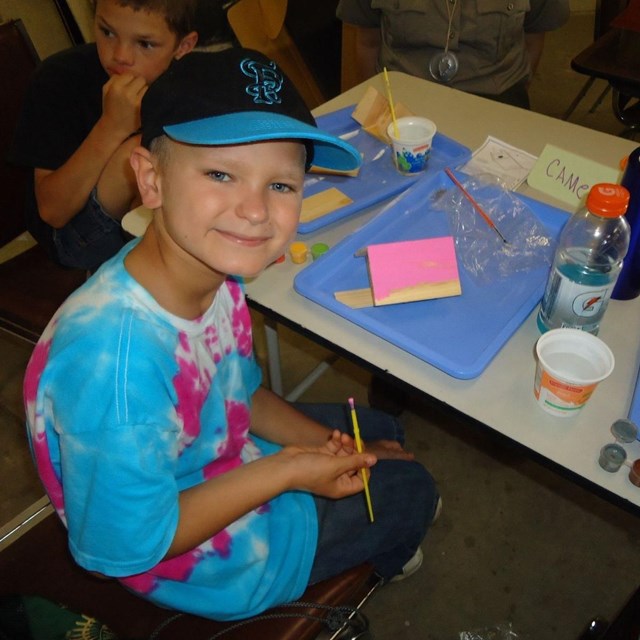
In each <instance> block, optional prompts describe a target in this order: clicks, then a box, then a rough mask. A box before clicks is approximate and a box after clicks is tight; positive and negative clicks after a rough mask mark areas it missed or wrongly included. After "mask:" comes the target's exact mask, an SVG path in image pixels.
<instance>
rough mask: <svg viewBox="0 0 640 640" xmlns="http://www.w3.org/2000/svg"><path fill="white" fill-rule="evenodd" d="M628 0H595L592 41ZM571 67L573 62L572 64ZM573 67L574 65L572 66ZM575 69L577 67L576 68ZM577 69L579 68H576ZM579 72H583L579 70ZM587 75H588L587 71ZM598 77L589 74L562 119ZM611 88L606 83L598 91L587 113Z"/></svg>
mask: <svg viewBox="0 0 640 640" xmlns="http://www.w3.org/2000/svg"><path fill="white" fill-rule="evenodd" d="M628 2H629V0H596V7H595V19H594V24H593V42H594V43H595V42H596V41H597V40H599V39H600V38H601V37H602V36H603V35H604V34H605V33H607V31H609V29H610V28H611V22H612V21H613V20H614V19H615V18H616V17H617V16H618V15H619V14H620V13H621V12H622V11H623V10H624V9H625V7H626V6H627V4H628ZM572 67H573V64H572ZM573 68H574V69H575V67H573ZM576 70H577V69H576ZM578 71H579V70H578ZM580 73H585V72H584V71H580ZM587 75H589V74H588V73H587ZM597 79H598V76H596V75H589V78H587V80H586V82H585V83H584V85H582V88H581V89H580V91H579V92H578V94H577V95H576V97H575V98H574V99H573V101H572V102H571V104H570V105H569V107H568V108H567V110H566V111H565V113H564V115H563V116H562V119H563V120H568V119H569V118H570V117H571V114H572V113H573V112H574V111H575V110H576V108H577V106H578V105H579V104H580V102H582V100H583V98H584V97H585V96H586V95H587V93H588V92H589V90H590V89H591V87H592V85H593V83H594V82H595V81H596V80H597ZM610 90H611V87H610V85H607V86H606V87H605V88H604V89H603V91H602V92H601V93H600V95H599V96H598V98H597V99H596V100H595V102H594V103H593V104H592V105H591V108H590V109H589V113H593V112H594V111H595V110H596V109H597V108H598V107H599V106H600V104H601V103H602V101H603V100H604V98H605V97H606V95H607V94H608V93H609V91H610Z"/></svg>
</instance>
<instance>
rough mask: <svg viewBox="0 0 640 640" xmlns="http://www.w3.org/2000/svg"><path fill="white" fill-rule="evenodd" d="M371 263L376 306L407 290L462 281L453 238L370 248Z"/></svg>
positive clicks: (428, 239) (379, 245) (447, 237)
mask: <svg viewBox="0 0 640 640" xmlns="http://www.w3.org/2000/svg"><path fill="white" fill-rule="evenodd" d="M367 259H368V263H369V278H370V280H371V288H372V290H373V297H374V301H375V303H376V304H378V303H384V300H385V298H388V297H389V296H390V295H391V294H392V293H396V292H399V291H402V290H404V289H410V288H415V287H418V286H420V285H424V284H436V283H440V282H446V281H455V280H458V279H459V275H458V263H457V260H456V251H455V245H454V241H453V237H452V236H445V237H442V238H424V239H421V240H406V241H402V242H389V243H385V244H376V245H370V246H368V247H367ZM417 299H419V298H417Z"/></svg>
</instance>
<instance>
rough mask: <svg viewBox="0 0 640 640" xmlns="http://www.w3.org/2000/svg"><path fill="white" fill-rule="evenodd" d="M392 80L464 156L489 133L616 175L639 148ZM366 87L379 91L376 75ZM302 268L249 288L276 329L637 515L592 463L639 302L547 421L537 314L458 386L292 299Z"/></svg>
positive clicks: (340, 229) (635, 359) (622, 398)
mask: <svg viewBox="0 0 640 640" xmlns="http://www.w3.org/2000/svg"><path fill="white" fill-rule="evenodd" d="M390 80H391V84H392V86H393V92H394V98H395V100H396V101H398V102H402V103H404V104H405V105H406V106H407V107H408V108H409V109H410V110H411V111H412V112H414V113H415V114H417V115H424V116H427V117H429V118H431V119H432V120H434V121H435V122H436V124H437V125H438V129H439V131H441V132H442V133H444V134H445V135H447V136H449V137H450V138H453V139H455V140H457V141H459V142H461V143H462V144H464V145H466V146H468V147H469V148H470V149H472V150H473V149H475V148H477V147H478V146H480V144H481V143H482V142H483V141H484V140H485V138H486V136H487V135H489V134H491V135H493V136H495V137H497V138H500V139H501V140H504V141H505V142H508V143H509V144H512V145H514V146H516V147H518V148H521V149H524V150H526V151H528V152H530V153H532V154H534V155H536V156H537V155H539V154H540V153H541V152H542V149H543V148H544V146H545V144H546V143H547V142H552V143H553V144H555V145H556V146H558V147H561V148H564V149H566V150H569V151H572V152H574V153H577V154H580V155H582V156H584V157H587V158H591V159H593V160H597V161H599V162H601V163H604V164H607V165H610V166H612V167H617V166H618V163H619V161H620V159H621V158H622V157H623V156H625V155H628V154H629V153H630V152H631V151H632V150H633V149H634V148H635V147H636V146H637V144H636V143H633V142H630V141H628V140H624V139H622V138H617V137H614V136H610V135H607V134H603V133H599V132H596V131H593V130H590V129H586V128H583V127H580V126H577V125H573V124H570V123H567V122H565V121H562V120H556V119H553V118H549V117H547V116H543V115H540V114H536V113H532V112H528V111H524V110H521V109H517V108H514V107H510V106H507V105H502V104H498V103H495V102H491V101H488V100H485V99H482V98H477V97H475V96H472V95H468V94H464V93H461V92H459V91H456V90H453V89H450V88H448V87H444V86H441V85H437V84H434V83H431V82H426V81H423V80H419V79H416V78H412V77H410V76H407V75H405V74H402V73H397V72H393V73H391V74H390ZM372 83H373V84H374V85H375V86H377V88H378V89H379V90H380V91H381V92H384V84H383V81H382V78H381V77H380V76H378V77H377V78H375V79H374V80H373V81H372ZM367 84H369V83H367ZM365 88H366V85H360V86H358V87H355V88H354V89H351V90H350V91H348V92H346V93H344V94H342V95H341V96H339V97H337V98H335V99H333V100H331V101H330V102H328V103H326V104H325V105H322V107H320V108H318V109H317V110H316V112H315V113H316V115H320V114H323V113H328V112H330V111H333V110H335V109H338V108H341V107H344V106H347V105H349V104H355V103H357V102H358V100H359V99H360V97H361V95H362V94H363V92H364V89H365ZM520 191H521V192H522V193H525V194H527V195H530V196H532V197H535V198H537V199H539V200H542V201H545V202H548V203H549V204H553V205H555V206H558V207H561V208H562V206H563V205H562V204H561V203H559V202H557V201H553V200H552V199H551V198H549V197H546V196H545V195H544V194H542V193H541V192H538V191H534V190H533V189H531V188H530V187H529V186H528V185H526V184H525V185H524V186H523V187H522V188H521V189H520ZM382 206H383V205H382V204H381V205H380V206H379V207H375V208H372V209H370V210H369V211H367V212H364V213H363V214H361V215H357V216H355V217H353V218H351V219H347V220H345V221H342V222H338V223H335V224H334V225H332V226H329V227H326V228H324V229H320V230H318V231H316V232H314V233H311V234H305V235H304V236H301V237H300V239H301V240H303V241H304V242H306V243H307V244H308V245H311V244H313V243H315V242H326V243H327V244H328V245H329V246H333V245H335V244H336V243H337V242H338V241H339V240H341V239H342V238H343V237H344V236H345V235H346V234H348V233H350V232H352V231H353V230H355V229H358V228H359V227H360V226H362V224H363V223H364V222H366V221H367V220H368V219H370V218H371V216H372V215H374V214H375V212H376V211H378V210H379V209H380V208H381V207H382ZM302 268H304V265H295V264H293V263H292V262H291V261H290V260H289V259H287V260H286V261H285V262H284V263H281V264H275V265H273V266H271V267H269V268H268V269H267V270H266V271H265V272H264V273H263V274H261V275H260V277H258V278H257V279H255V280H254V281H252V282H250V283H248V286H247V295H248V298H249V302H250V304H251V305H252V306H254V307H255V308H257V309H258V310H259V311H261V312H262V313H264V314H265V315H266V316H267V317H271V318H272V319H274V320H275V321H276V322H283V323H286V324H287V325H289V326H291V327H293V328H294V329H297V330H299V331H301V332H303V333H304V334H305V335H308V336H309V337H311V338H312V339H316V340H318V341H320V342H322V343H324V344H328V345H329V346H332V347H333V348H334V349H335V350H336V351H337V352H339V353H340V352H342V353H347V354H351V355H352V357H354V358H355V359H356V360H357V361H360V362H362V363H364V364H365V365H369V366H371V367H372V368H374V369H379V370H382V371H388V372H389V374H391V375H393V376H395V377H396V378H398V379H399V380H402V381H404V382H406V383H407V384H409V385H411V386H413V387H415V389H417V390H419V391H422V392H424V393H425V394H428V395H429V396H432V397H433V398H436V399H438V400H440V401H442V402H444V403H445V404H447V405H449V406H450V407H452V408H453V409H455V410H457V411H460V412H461V413H463V414H465V415H466V416H469V417H470V418H472V419H474V420H477V421H479V422H480V423H482V424H484V425H486V426H488V427H490V428H491V429H493V430H495V431H496V432H498V433H500V434H502V435H504V436H506V437H508V438H510V439H512V440H513V441H515V442H517V443H520V444H521V445H523V446H524V447H526V448H528V449H529V450H531V451H532V452H535V454H539V455H541V456H542V457H543V458H545V459H547V460H550V461H552V462H553V463H556V464H558V465H560V466H561V467H562V468H563V469H565V470H568V471H569V472H570V473H569V475H571V474H576V476H577V479H580V480H582V479H586V480H587V481H588V483H592V485H591V488H593V489H603V490H605V495H607V496H608V497H610V498H616V499H618V498H619V499H621V500H622V501H623V502H624V503H626V504H627V505H628V506H630V507H632V508H635V507H640V489H639V488H637V487H635V486H634V485H632V484H631V482H630V481H629V479H628V473H627V471H628V469H627V468H626V467H623V468H622V469H621V470H620V471H619V472H618V473H614V474H612V473H608V472H606V471H604V470H603V469H601V468H600V466H599V465H598V453H599V450H600V448H601V447H602V445H604V444H606V443H607V442H611V441H612V440H613V438H612V437H611V435H610V432H609V428H610V426H611V423H612V422H613V421H614V420H616V419H617V418H621V417H625V416H626V415H627V413H628V410H629V405H630V401H631V397H632V394H633V390H634V386H635V382H636V378H637V374H638V367H639V364H640V298H639V299H636V300H633V301H624V302H622V301H615V300H614V301H612V302H611V303H610V306H609V309H608V311H607V314H606V316H605V318H604V321H603V324H602V328H601V331H600V334H599V335H600V337H601V338H602V339H603V340H604V341H605V342H606V343H607V344H608V345H609V346H610V347H611V349H612V351H613V352H614V355H615V358H616V366H615V370H614V372H613V374H612V375H611V376H610V378H608V379H607V380H606V381H605V382H603V383H602V384H601V385H600V386H599V387H598V389H597V390H596V392H595V394H594V396H593V397H592V398H591V400H590V401H589V403H588V404H587V406H586V407H585V409H584V410H583V411H582V412H581V414H580V415H578V416H576V417H573V418H555V417H552V416H550V415H548V414H547V413H545V412H544V411H542V410H541V409H540V408H538V407H537V405H536V403H535V400H534V397H533V391H532V387H533V376H534V370H535V363H534V358H533V348H534V344H535V342H536V340H537V338H538V337H539V335H540V334H539V331H538V329H537V327H536V324H535V312H533V313H532V314H531V315H530V317H529V318H528V319H527V320H526V321H525V322H524V323H523V325H522V326H521V327H520V329H519V330H518V331H517V332H516V333H515V335H514V336H513V337H512V338H511V339H510V340H509V341H508V342H507V344H506V345H505V346H504V348H503V349H502V350H501V351H500V352H499V353H498V355H497V356H496V358H495V359H494V360H493V361H492V362H491V364H490V365H489V366H488V368H487V369H486V370H485V371H484V372H483V373H482V375H481V376H479V377H478V378H476V379H473V380H459V379H456V378H452V377H450V376H449V375H447V374H445V373H443V372H441V371H439V370H438V369H436V368H434V367H432V366H431V365H429V364H427V363H425V362H424V361H422V360H420V359H418V358H416V357H414V356H412V355H410V354H409V353H407V352H405V351H403V350H401V349H399V348H397V347H395V346H394V345H392V344H390V343H388V342H386V341H385V340H383V339H381V338H378V337H377V336H375V335H373V334H371V333H369V332H368V331H366V330H364V329H362V328H360V327H358V326H357V325H355V324H353V323H351V322H349V321H348V320H345V319H344V318H342V317H340V316H338V315H336V314H334V313H332V312H331V311H328V310H326V309H324V308H323V307H321V306H319V305H317V304H315V303H313V302H310V301H309V300H307V299H305V298H303V297H302V296H300V295H298V294H297V293H295V292H294V290H293V286H292V283H293V278H294V277H295V275H296V274H297V273H298V272H299V271H300V269H302ZM625 446H626V448H627V452H628V456H629V459H630V460H635V459H636V458H640V443H638V442H636V443H633V444H632V445H625ZM574 477H575V476H574ZM607 492H608V493H607Z"/></svg>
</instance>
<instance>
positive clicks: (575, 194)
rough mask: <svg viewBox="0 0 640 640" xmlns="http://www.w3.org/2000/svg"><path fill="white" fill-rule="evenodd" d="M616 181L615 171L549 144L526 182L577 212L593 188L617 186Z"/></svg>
mask: <svg viewBox="0 0 640 640" xmlns="http://www.w3.org/2000/svg"><path fill="white" fill-rule="evenodd" d="M619 179H620V171H619V170H618V169H614V168H612V167H609V166H607V165H604V164H600V163H599V162H594V161H593V160H588V159H587V158H583V157H582V156H579V155H577V154H575V153H571V152H570V151H565V150H564V149H559V148H558V147H555V146H553V145H552V144H548V145H547V146H546V147H545V148H544V149H543V151H542V153H541V154H540V157H539V158H538V160H537V162H536V163H535V165H534V166H533V169H532V170H531V173H529V176H528V178H527V182H528V183H529V186H531V187H533V188H534V189H538V190H540V191H542V192H544V193H546V194H548V195H550V196H553V197H554V198H557V199H558V200H560V201H562V202H564V203H565V204H567V205H569V207H570V208H571V210H572V211H576V210H577V209H578V208H579V207H581V206H583V205H584V202H585V199H586V197H587V194H588V193H589V191H590V190H591V187H592V186H593V185H594V184H598V183H599V182H615V183H617V182H618V181H619Z"/></svg>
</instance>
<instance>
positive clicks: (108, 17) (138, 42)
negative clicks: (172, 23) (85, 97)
mask: <svg viewBox="0 0 640 640" xmlns="http://www.w3.org/2000/svg"><path fill="white" fill-rule="evenodd" d="M94 33H95V39H96V45H97V48H98V56H99V58H100V63H101V64H102V67H103V68H104V70H105V71H106V72H107V73H108V74H109V76H110V77H111V76H113V75H121V74H123V73H131V74H133V75H135V76H139V77H142V78H144V79H145V80H146V81H147V84H151V83H152V82H153V81H154V80H155V79H156V78H157V77H158V76H159V75H160V74H161V73H163V72H164V71H165V70H166V69H167V67H168V66H169V64H170V63H171V61H172V60H173V59H174V58H176V59H178V58H181V57H182V56H183V55H185V53H188V52H189V51H191V49H192V48H193V46H194V45H195V43H196V40H197V35H196V34H195V33H193V34H189V35H187V36H185V37H184V38H183V39H182V40H179V39H178V36H177V35H176V34H175V33H173V32H172V31H171V30H170V29H169V26H168V24H167V21H166V19H165V17H164V16H163V15H162V14H160V13H157V12H150V11H145V10H144V9H140V10H139V11H134V10H133V9H132V8H131V7H123V6H120V4H118V2H117V0H98V2H97V5H96V15H95V19H94Z"/></svg>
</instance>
